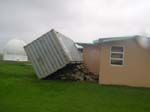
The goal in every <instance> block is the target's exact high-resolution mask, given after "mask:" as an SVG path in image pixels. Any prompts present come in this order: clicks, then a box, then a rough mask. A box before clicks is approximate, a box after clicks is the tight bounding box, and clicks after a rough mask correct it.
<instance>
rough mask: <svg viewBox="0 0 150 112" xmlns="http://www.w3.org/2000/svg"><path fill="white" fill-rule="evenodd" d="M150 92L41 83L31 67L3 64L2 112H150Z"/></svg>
mask: <svg viewBox="0 0 150 112" xmlns="http://www.w3.org/2000/svg"><path fill="white" fill-rule="evenodd" d="M149 111H150V89H148V88H131V87H119V86H100V85H98V84H95V83H87V82H71V81H50V80H38V79H37V78H36V76H35V73H34V72H33V69H32V67H31V65H27V64H21V63H6V62H5V63H4V62H0V112H149Z"/></svg>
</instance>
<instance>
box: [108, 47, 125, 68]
mask: <svg viewBox="0 0 150 112" xmlns="http://www.w3.org/2000/svg"><path fill="white" fill-rule="evenodd" d="M110 63H111V64H112V65H123V64H124V47H122V46H112V47H111V55H110Z"/></svg>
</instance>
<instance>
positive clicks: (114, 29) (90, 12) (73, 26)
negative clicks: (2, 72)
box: [0, 0, 150, 50]
mask: <svg viewBox="0 0 150 112" xmlns="http://www.w3.org/2000/svg"><path fill="white" fill-rule="evenodd" d="M0 14H1V16H0V48H1V49H2V47H3V46H4V45H5V44H6V42H7V41H8V40H10V39H12V38H16V37H17V38H20V39H23V40H24V41H26V42H27V43H28V42H31V41H32V40H34V39H36V38H37V37H39V36H40V35H42V34H43V33H45V32H47V31H49V30H50V29H51V28H54V29H56V30H58V31H60V32H62V33H64V34H65V35H67V36H69V37H71V38H72V39H73V40H74V41H81V42H91V41H92V40H94V39H97V38H100V37H107V36H121V35H133V34H140V33H142V32H145V31H147V32H149V30H150V1H149V0H42V1H41V0H11V1H10V0H1V1H0ZM1 49H0V50H1Z"/></svg>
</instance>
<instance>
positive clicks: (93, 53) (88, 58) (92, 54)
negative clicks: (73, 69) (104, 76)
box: [83, 45, 100, 75]
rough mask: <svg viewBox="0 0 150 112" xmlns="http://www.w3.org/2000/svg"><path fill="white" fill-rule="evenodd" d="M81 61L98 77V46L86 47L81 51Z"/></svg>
mask: <svg viewBox="0 0 150 112" xmlns="http://www.w3.org/2000/svg"><path fill="white" fill-rule="evenodd" d="M83 60H84V64H85V65H86V67H87V68H88V69H89V71H90V72H92V73H94V74H95V75H99V71H100V46H92V45H89V46H86V47H84V50H83Z"/></svg>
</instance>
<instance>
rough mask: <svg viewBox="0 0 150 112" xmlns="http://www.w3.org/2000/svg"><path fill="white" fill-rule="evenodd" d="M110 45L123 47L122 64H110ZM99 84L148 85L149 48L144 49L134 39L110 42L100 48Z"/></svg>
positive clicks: (149, 79) (149, 71)
mask: <svg viewBox="0 0 150 112" xmlns="http://www.w3.org/2000/svg"><path fill="white" fill-rule="evenodd" d="M112 45H123V46H124V47H125V52H124V53H125V54H124V65H123V66H113V65H111V64H110V48H111V46H112ZM101 52H102V53H101V59H100V60H101V63H100V75H99V79H100V80H99V83H100V84H114V85H128V86H142V87H150V49H144V48H142V47H141V46H140V45H139V44H137V43H136V41H135V40H126V41H122V42H112V43H109V44H104V45H103V46H102V48H101Z"/></svg>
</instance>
